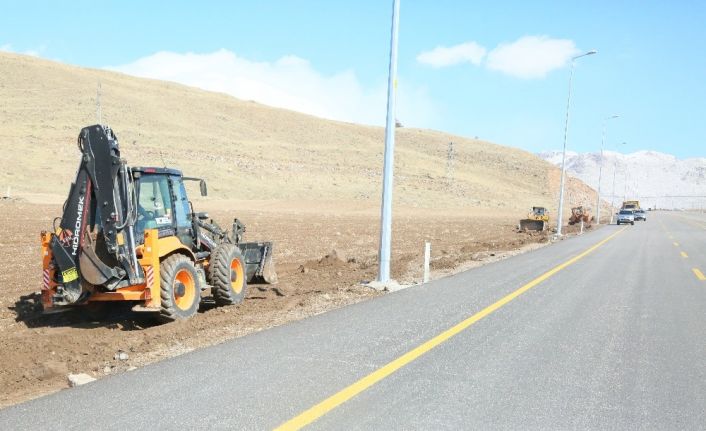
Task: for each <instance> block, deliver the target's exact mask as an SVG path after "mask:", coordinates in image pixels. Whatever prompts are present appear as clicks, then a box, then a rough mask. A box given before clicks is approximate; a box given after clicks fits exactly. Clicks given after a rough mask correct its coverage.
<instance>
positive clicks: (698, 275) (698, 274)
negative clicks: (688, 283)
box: [691, 268, 706, 281]
mask: <svg viewBox="0 0 706 431" xmlns="http://www.w3.org/2000/svg"><path fill="white" fill-rule="evenodd" d="M691 270H692V271H694V275H695V276H696V278H698V279H699V280H701V281H706V276H705V275H704V273H703V272H701V271H699V268H691Z"/></svg>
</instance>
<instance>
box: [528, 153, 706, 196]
mask: <svg viewBox="0 0 706 431" xmlns="http://www.w3.org/2000/svg"><path fill="white" fill-rule="evenodd" d="M603 155H604V162H603V177H602V180H601V191H602V195H603V196H605V197H606V199H608V200H609V199H610V195H611V194H612V193H613V174H614V173H615V201H616V202H618V201H619V200H620V199H622V198H623V197H624V196H625V195H627V197H635V198H639V199H641V200H642V201H644V203H645V204H644V205H645V206H648V207H655V206H657V207H660V208H684V209H692V208H703V207H704V205H706V158H703V157H701V158H692V159H677V158H676V157H675V156H673V155H671V154H664V153H660V152H656V151H637V152H634V153H631V154H621V153H617V152H614V151H605V152H604V153H603ZM539 156H540V157H541V158H543V159H545V160H547V161H548V162H550V163H553V164H555V165H557V166H560V165H561V153H560V152H558V151H556V152H546V153H541V154H539ZM600 161H601V158H600V154H599V153H583V154H579V153H573V152H567V157H566V169H567V171H568V172H569V173H571V174H572V175H574V176H576V177H578V178H580V179H581V180H582V181H584V182H586V183H587V184H590V185H591V186H592V187H594V188H597V186H598V170H599V169H598V168H599V164H600ZM687 196H701V197H697V198H690V197H687Z"/></svg>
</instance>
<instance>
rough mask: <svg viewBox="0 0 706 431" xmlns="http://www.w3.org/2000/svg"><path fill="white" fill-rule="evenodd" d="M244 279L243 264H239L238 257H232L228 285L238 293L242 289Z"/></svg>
mask: <svg viewBox="0 0 706 431" xmlns="http://www.w3.org/2000/svg"><path fill="white" fill-rule="evenodd" d="M244 281H245V272H244V271H243V265H241V264H240V259H233V260H232V261H231V262H230V287H231V288H232V289H233V291H234V292H235V293H240V292H242V291H243V283H244Z"/></svg>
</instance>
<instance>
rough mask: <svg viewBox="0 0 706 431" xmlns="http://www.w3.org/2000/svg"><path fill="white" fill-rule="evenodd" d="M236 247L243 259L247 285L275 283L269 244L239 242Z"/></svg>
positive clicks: (270, 245) (275, 277)
mask: <svg viewBox="0 0 706 431" xmlns="http://www.w3.org/2000/svg"><path fill="white" fill-rule="evenodd" d="M238 247H239V248H240V252H241V253H242V254H243V258H244V259H245V274H246V276H247V279H248V283H256V284H260V283H265V284H275V283H277V272H276V271H275V265H274V262H273V260H272V243H271V242H241V243H239V244H238Z"/></svg>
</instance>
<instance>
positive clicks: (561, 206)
mask: <svg viewBox="0 0 706 431" xmlns="http://www.w3.org/2000/svg"><path fill="white" fill-rule="evenodd" d="M597 52H598V51H596V50H595V49H594V50H591V51H588V52H585V53H583V54H581V55H577V56H576V57H572V58H571V73H570V74H569V97H568V99H567V100H566V122H565V123H564V149H563V151H562V155H561V182H560V185H559V211H558V213H557V222H556V224H557V226H556V234H557V235H558V236H561V220H562V214H563V212H564V177H565V176H566V138H567V136H568V133H569V112H570V108H571V84H572V82H573V79H574V66H575V65H576V60H577V59H579V58H581V57H585V56H587V55H593V54H596V53H597Z"/></svg>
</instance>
